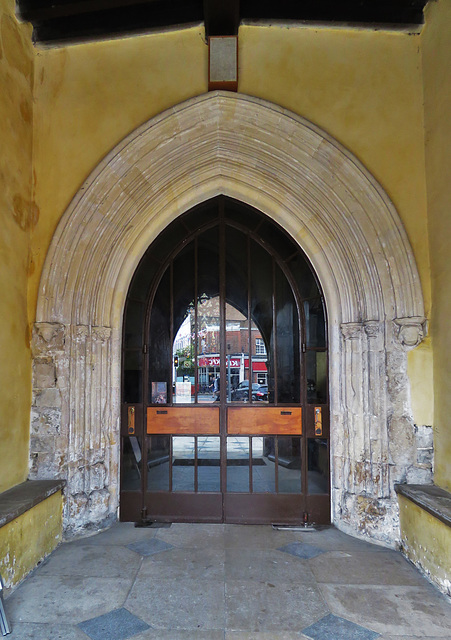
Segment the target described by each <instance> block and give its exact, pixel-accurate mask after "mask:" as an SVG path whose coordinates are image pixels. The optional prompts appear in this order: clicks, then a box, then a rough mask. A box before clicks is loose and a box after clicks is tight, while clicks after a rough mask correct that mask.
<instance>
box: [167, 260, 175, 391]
mask: <svg viewBox="0 0 451 640" xmlns="http://www.w3.org/2000/svg"><path fill="white" fill-rule="evenodd" d="M169 274H170V277H169V308H170V312H169V313H170V320H169V322H170V325H169V344H170V345H171V355H170V358H171V384H170V387H171V388H170V393H169V398H170V399H171V403H174V398H173V389H174V385H175V379H174V380H173V379H172V376H173V373H174V358H173V350H174V261H173V260H171V264H170V267H169ZM175 378H177V371H175Z"/></svg>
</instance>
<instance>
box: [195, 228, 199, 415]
mask: <svg viewBox="0 0 451 640" xmlns="http://www.w3.org/2000/svg"><path fill="white" fill-rule="evenodd" d="M197 239H198V236H196V238H195V240H194V403H195V404H196V403H197V402H198V396H197V394H198V390H199V367H198V361H199V360H198V357H197V353H198V349H197V346H198V345H197V341H198V333H199V331H198V325H197V305H198V299H199V296H198V293H199V292H198V265H199V261H198V249H199V245H198V242H197Z"/></svg>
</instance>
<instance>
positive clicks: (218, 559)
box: [139, 547, 225, 580]
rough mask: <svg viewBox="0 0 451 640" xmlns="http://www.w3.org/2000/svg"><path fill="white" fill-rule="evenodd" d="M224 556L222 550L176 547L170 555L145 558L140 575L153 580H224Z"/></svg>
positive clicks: (164, 554) (163, 554)
mask: <svg viewBox="0 0 451 640" xmlns="http://www.w3.org/2000/svg"><path fill="white" fill-rule="evenodd" d="M224 556H225V553H224V550H222V549H177V548H175V547H174V548H173V549H172V551H171V553H169V554H167V553H162V554H155V555H152V556H151V557H149V558H144V561H143V563H142V565H141V569H140V570H139V575H140V576H148V577H149V579H151V580H159V579H167V580H171V579H190V580H224Z"/></svg>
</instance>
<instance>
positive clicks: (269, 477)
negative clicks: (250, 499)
mask: <svg viewBox="0 0 451 640" xmlns="http://www.w3.org/2000/svg"><path fill="white" fill-rule="evenodd" d="M275 440H276V439H275V438H274V436H265V437H255V438H252V491H253V492H254V493H274V492H275V490H276V465H275V456H274V452H275Z"/></svg>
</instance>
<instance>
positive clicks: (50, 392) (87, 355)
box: [31, 323, 118, 533]
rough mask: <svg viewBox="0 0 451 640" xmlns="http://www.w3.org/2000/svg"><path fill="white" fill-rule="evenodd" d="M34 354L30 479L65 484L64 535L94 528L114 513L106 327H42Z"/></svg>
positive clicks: (36, 333) (109, 334)
mask: <svg viewBox="0 0 451 640" xmlns="http://www.w3.org/2000/svg"><path fill="white" fill-rule="evenodd" d="M33 353H34V370H35V372H36V373H35V383H34V394H33V418H32V432H33V433H34V437H33V440H32V446H31V463H32V467H31V476H32V477H36V478H43V477H63V478H65V479H66V480H67V486H66V492H65V493H66V503H65V510H64V520H65V527H66V532H69V533H70V532H75V531H77V530H80V529H82V528H83V527H85V526H86V525H87V524H88V523H89V524H90V525H91V526H92V525H98V526H99V525H101V524H102V523H104V522H105V521H107V520H108V519H110V518H111V517H113V516H115V514H116V511H117V486H116V485H117V455H118V454H117V451H116V449H117V440H116V438H115V437H114V436H113V434H114V431H115V428H116V425H112V401H113V397H114V393H113V390H112V383H111V362H112V332H111V329H110V328H109V327H90V326H87V325H73V326H64V325H49V324H47V323H40V324H37V325H36V326H35V331H34V340H33ZM43 384H47V386H48V388H41V387H42V385H43ZM39 385H40V386H39ZM112 449H113V450H112ZM112 466H113V482H112V483H111V487H110V474H111V467H112ZM112 496H113V499H111V497H112Z"/></svg>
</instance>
